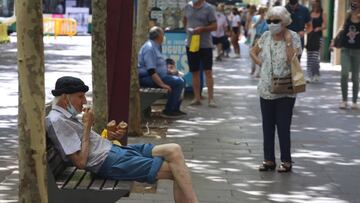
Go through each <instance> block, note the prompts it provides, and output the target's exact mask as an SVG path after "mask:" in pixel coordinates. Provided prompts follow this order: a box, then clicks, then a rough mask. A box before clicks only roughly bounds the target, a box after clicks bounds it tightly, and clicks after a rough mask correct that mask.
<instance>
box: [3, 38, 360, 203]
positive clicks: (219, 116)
mask: <svg viewBox="0 0 360 203" xmlns="http://www.w3.org/2000/svg"><path fill="white" fill-rule="evenodd" d="M44 41H45V49H46V51H45V53H46V56H45V59H46V60H45V63H46V64H45V67H46V73H45V89H46V101H50V99H51V98H52V96H51V94H50V91H51V89H53V86H54V84H55V81H56V79H57V78H58V77H60V76H63V75H73V76H77V77H81V78H82V79H83V80H84V81H85V82H86V83H87V84H88V85H90V86H91V80H92V79H91V62H90V46H89V44H90V38H89V37H74V38H58V39H57V40H55V39H53V38H51V37H49V38H45V39H44ZM242 48H243V49H242V51H243V52H242V58H240V59H226V60H225V61H224V62H223V63H215V67H214V73H215V84H216V85H215V96H216V100H217V103H218V105H219V107H218V108H208V107H207V105H206V104H207V102H206V100H204V102H203V103H204V105H202V106H197V107H193V106H187V104H188V103H189V100H190V99H191V98H190V97H186V99H185V101H184V105H183V106H184V110H185V111H187V112H188V114H189V115H188V116H187V117H186V118H185V119H181V120H176V121H173V122H172V124H171V125H170V127H169V129H168V133H167V138H166V139H156V140H154V139H147V138H131V139H130V142H143V141H146V142H154V143H169V142H176V143H179V144H180V145H181V146H182V148H183V151H184V154H185V158H186V161H187V164H188V166H189V169H190V171H191V172H192V179H193V185H194V188H195V190H196V192H197V194H198V196H199V199H200V202H213V203H215V202H217V203H223V202H224V203H226V202H229V203H238V202H293V203H300V202H316V203H318V202H320V203H335V202H336V203H342V202H351V203H352V202H360V201H359V200H358V194H359V192H360V183H359V181H358V180H359V178H358V174H359V172H360V158H359V157H360V151H359V147H360V126H359V123H360V111H354V110H339V109H338V108H337V107H338V102H339V101H340V88H339V87H340V84H339V72H338V71H339V67H333V66H329V65H328V64H322V77H321V82H320V83H319V84H310V85H308V86H307V92H306V93H304V94H299V95H298V99H297V102H296V107H295V109H294V117H293V124H292V157H293V160H294V162H295V163H294V168H293V172H292V173H289V174H279V173H277V172H266V173H260V172H258V171H257V167H258V165H259V164H260V163H261V161H262V128H261V117H260V110H259V98H258V96H257V94H256V84H257V82H258V81H257V80H256V79H252V78H250V77H249V75H248V73H249V72H250V62H249V60H248V59H247V54H246V50H245V47H244V46H242ZM0 50H1V56H0V60H1V61H0V85H1V93H0V94H1V98H3V99H0V108H1V110H0V132H1V133H0V145H1V147H0V178H2V179H1V180H4V179H3V178H4V177H5V176H7V177H8V178H7V179H6V180H4V181H2V182H1V184H0V191H1V192H0V199H9V201H11V199H12V198H14V196H16V195H17V191H16V189H14V188H17V187H15V186H17V182H18V178H17V172H16V171H17V169H18V166H17V155H16V153H17V148H18V146H17V132H16V127H17V101H18V95H17V77H18V76H17V67H16V64H15V62H16V59H15V56H14V53H16V49H15V46H14V44H10V45H6V49H4V48H3V47H1V46H0ZM302 64H304V61H303V62H302ZM323 67H324V69H323ZM351 87H352V86H351V83H349V90H350V88H351ZM204 91H205V96H206V90H204ZM349 96H350V98H351V92H350V91H349ZM276 146H277V147H276V152H277V164H280V161H279V156H280V155H279V147H278V146H279V145H278V143H277V142H276ZM9 174H12V175H11V176H8V175H9ZM171 188H172V187H171V182H166V181H159V183H158V190H157V193H156V194H151V195H140V196H139V195H138V194H132V195H131V196H130V198H125V199H123V200H122V201H120V202H127V201H129V202H134V201H131V200H137V199H138V200H139V201H138V202H142V201H143V200H149V199H150V200H153V199H161V198H164V196H165V202H172V201H171V200H170V199H171V194H172V193H171V192H172V189H171ZM11 195H12V196H11ZM156 195H158V196H156ZM160 197H161V198H160ZM166 198H168V199H166ZM161 200H164V199H161ZM154 202H158V201H154ZM159 202H164V201H160V200H159Z"/></svg>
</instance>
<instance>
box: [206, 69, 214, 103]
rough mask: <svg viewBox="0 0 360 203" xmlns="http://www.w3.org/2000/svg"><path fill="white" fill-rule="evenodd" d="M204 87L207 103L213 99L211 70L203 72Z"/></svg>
mask: <svg viewBox="0 0 360 203" xmlns="http://www.w3.org/2000/svg"><path fill="white" fill-rule="evenodd" d="M205 77H206V86H207V88H208V96H209V98H208V99H209V103H210V101H212V100H213V99H214V77H213V74H212V70H205Z"/></svg>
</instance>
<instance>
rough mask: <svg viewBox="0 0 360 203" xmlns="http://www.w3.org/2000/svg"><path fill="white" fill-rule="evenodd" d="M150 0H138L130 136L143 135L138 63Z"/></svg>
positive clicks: (133, 53)
mask: <svg viewBox="0 0 360 203" xmlns="http://www.w3.org/2000/svg"><path fill="white" fill-rule="evenodd" d="M148 13H149V12H148V0H138V1H137V17H136V25H134V30H135V32H134V33H135V34H134V35H133V36H134V37H133V46H132V47H133V48H132V56H131V64H132V66H131V83H130V101H131V102H130V105H129V111H130V112H129V131H128V134H129V136H141V135H142V131H141V112H140V92H139V88H140V84H139V78H138V71H137V64H138V59H137V57H138V53H139V50H140V47H141V45H142V44H143V43H144V42H145V40H146V36H147V33H148V30H149V29H148V25H149V18H148Z"/></svg>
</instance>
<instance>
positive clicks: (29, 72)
mask: <svg viewBox="0 0 360 203" xmlns="http://www.w3.org/2000/svg"><path fill="white" fill-rule="evenodd" d="M15 2H16V21H17V22H16V27H17V46H18V53H17V54H18V56H17V57H18V59H17V62H18V69H19V116H18V123H19V124H18V130H19V171H20V186H19V202H40V203H44V202H48V196H47V187H46V179H47V178H46V170H45V169H46V156H45V126H44V123H45V122H44V119H45V118H44V117H45V93H44V44H43V22H42V0H17V1H15Z"/></svg>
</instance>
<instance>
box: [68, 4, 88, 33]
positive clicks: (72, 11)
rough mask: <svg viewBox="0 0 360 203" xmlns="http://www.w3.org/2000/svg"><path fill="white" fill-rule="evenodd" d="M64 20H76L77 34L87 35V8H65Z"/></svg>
mask: <svg viewBox="0 0 360 203" xmlns="http://www.w3.org/2000/svg"><path fill="white" fill-rule="evenodd" d="M65 15H66V18H73V19H75V20H76V24H77V26H76V29H77V33H87V31H88V24H89V21H88V18H89V8H86V7H66V14H65Z"/></svg>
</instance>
